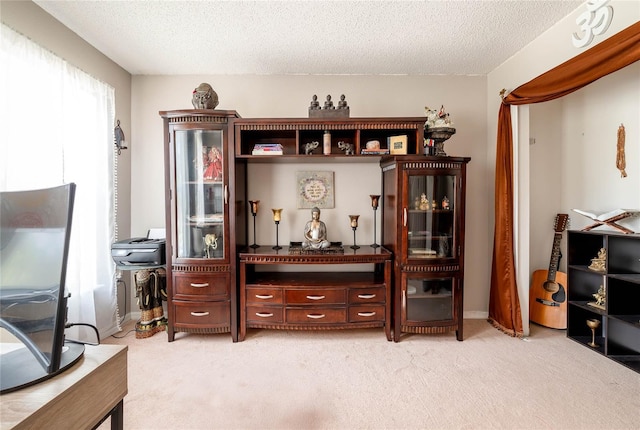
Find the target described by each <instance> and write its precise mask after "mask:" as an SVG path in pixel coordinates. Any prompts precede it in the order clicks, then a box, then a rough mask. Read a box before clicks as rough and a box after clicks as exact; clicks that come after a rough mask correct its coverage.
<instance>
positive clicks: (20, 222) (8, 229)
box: [0, 183, 76, 373]
mask: <svg viewBox="0 0 640 430" xmlns="http://www.w3.org/2000/svg"><path fill="white" fill-rule="evenodd" d="M75 188H76V186H75V184H73V183H70V184H66V185H62V186H58V187H53V188H47V189H40V190H28V191H6V192H0V210H1V211H0V226H1V228H0V327H2V328H5V329H6V330H8V331H9V332H11V333H12V334H13V335H14V336H16V337H17V338H18V339H20V341H22V342H23V343H24V344H25V345H26V346H27V348H29V350H30V351H31V353H32V354H33V355H34V356H35V357H36V358H37V360H38V361H39V362H40V364H41V365H42V367H43V368H44V370H45V371H46V372H47V373H55V372H56V371H58V369H59V367H60V359H61V354H62V347H63V344H64V326H65V323H66V305H67V303H66V302H67V295H66V292H65V279H66V272H67V257H68V252H69V238H70V235H71V221H72V215H73V204H74V197H75Z"/></svg>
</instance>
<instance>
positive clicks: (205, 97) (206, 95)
mask: <svg viewBox="0 0 640 430" xmlns="http://www.w3.org/2000/svg"><path fill="white" fill-rule="evenodd" d="M191 103H192V104H193V107H194V109H215V108H216V106H218V94H216V92H215V91H213V88H211V85H209V84H207V83H202V84H200V85H198V88H196V89H195V90H193V96H192V97H191Z"/></svg>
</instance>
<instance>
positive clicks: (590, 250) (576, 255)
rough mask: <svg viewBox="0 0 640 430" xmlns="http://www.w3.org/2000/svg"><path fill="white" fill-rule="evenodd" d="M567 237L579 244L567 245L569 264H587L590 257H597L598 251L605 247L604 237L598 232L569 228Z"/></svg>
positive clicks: (589, 261)
mask: <svg viewBox="0 0 640 430" xmlns="http://www.w3.org/2000/svg"><path fill="white" fill-rule="evenodd" d="M568 237H569V242H575V243H579V245H580V246H570V247H568V261H569V264H571V265H581V266H589V265H590V264H591V259H592V258H595V257H597V256H598V251H599V250H600V249H601V248H604V247H605V242H604V237H603V236H602V235H601V234H598V233H594V232H582V231H575V230H571V231H569V233H568ZM594 273H595V272H594Z"/></svg>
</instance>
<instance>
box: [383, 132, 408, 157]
mask: <svg viewBox="0 0 640 430" xmlns="http://www.w3.org/2000/svg"><path fill="white" fill-rule="evenodd" d="M387 140H388V143H389V150H390V151H391V154H392V155H406V154H407V135H406V134H401V135H399V136H389V137H388V139H387Z"/></svg>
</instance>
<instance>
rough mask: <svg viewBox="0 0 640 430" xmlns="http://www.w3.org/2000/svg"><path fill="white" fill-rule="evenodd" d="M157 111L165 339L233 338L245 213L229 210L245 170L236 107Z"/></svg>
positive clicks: (241, 187) (238, 193)
mask: <svg viewBox="0 0 640 430" xmlns="http://www.w3.org/2000/svg"><path fill="white" fill-rule="evenodd" d="M160 116H161V117H162V118H163V122H164V136H165V137H164V139H165V143H164V149H165V184H166V186H165V201H166V204H165V208H166V230H167V237H166V254H167V255H166V264H167V294H168V299H167V305H168V316H169V318H168V337H169V342H172V341H173V340H174V338H175V333H176V332H191V333H228V332H230V333H231V337H232V339H233V341H234V342H235V341H237V339H238V324H237V311H236V308H237V303H236V291H237V289H236V245H237V243H238V241H239V242H240V243H243V241H244V233H243V232H244V224H245V223H246V220H245V219H244V218H243V217H244V216H246V214H244V215H243V214H238V216H236V213H235V212H236V211H235V207H234V203H233V202H236V201H237V200H240V201H244V199H245V197H244V191H245V186H244V183H242V181H243V178H244V177H245V175H244V174H243V172H242V171H241V172H236V166H235V162H234V154H233V132H232V130H233V120H234V119H236V118H238V114H237V113H236V112H235V111H219V110H200V109H194V110H178V111H166V112H165V111H163V112H160ZM238 168H239V169H242V168H243V166H242V165H240V166H238ZM230 178H233V180H231V179H230ZM237 226H242V228H240V229H238V228H237ZM237 230H239V231H237ZM245 243H246V242H245Z"/></svg>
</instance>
